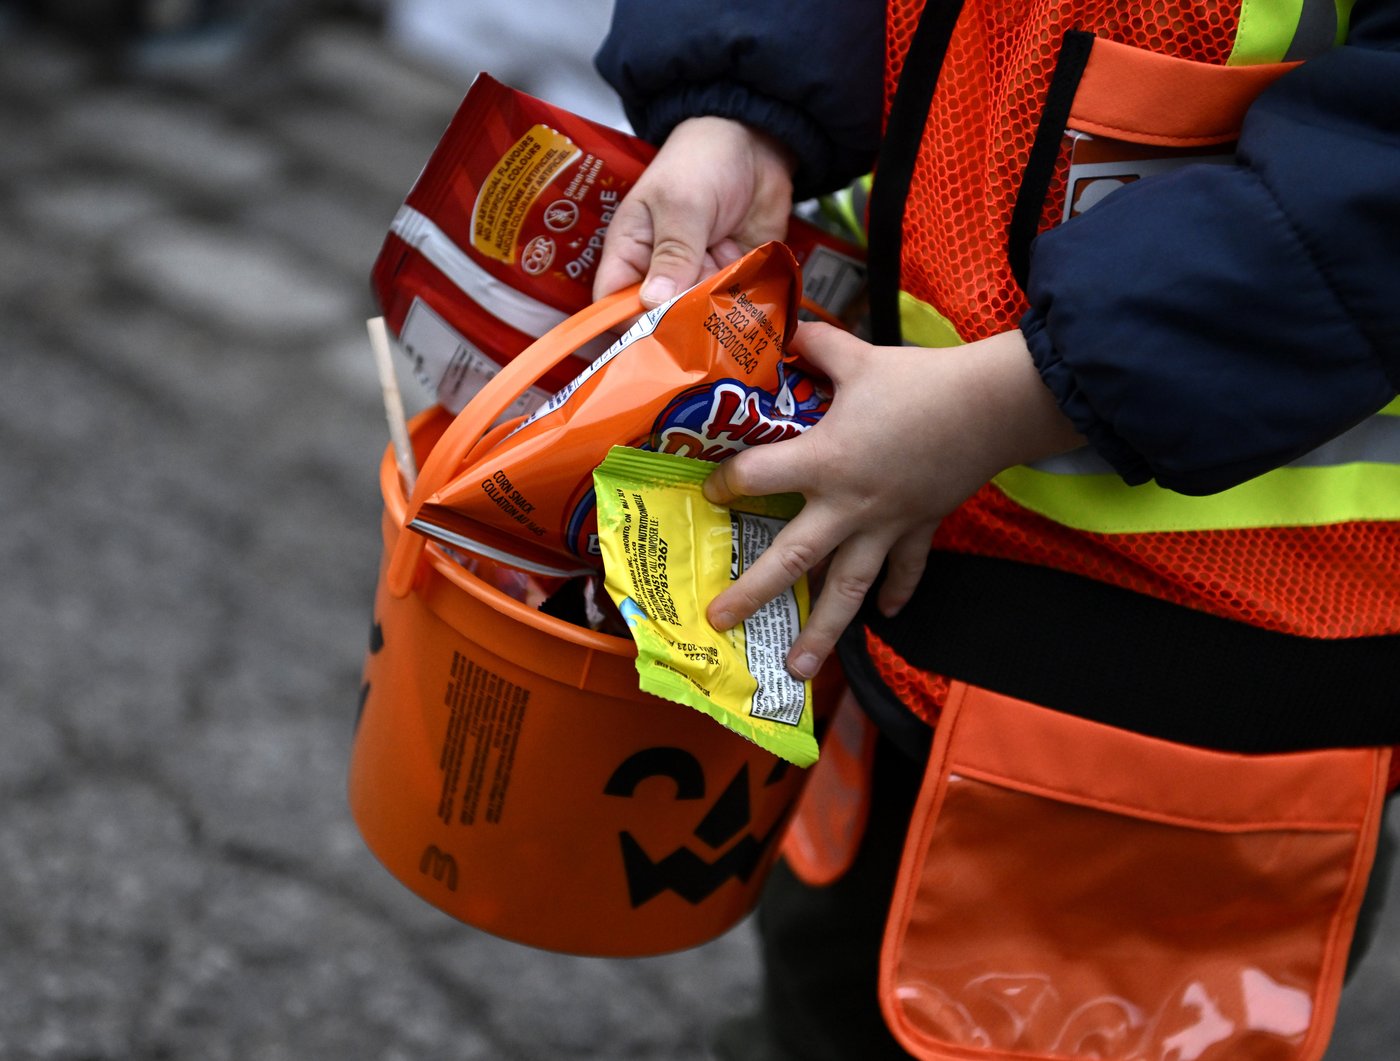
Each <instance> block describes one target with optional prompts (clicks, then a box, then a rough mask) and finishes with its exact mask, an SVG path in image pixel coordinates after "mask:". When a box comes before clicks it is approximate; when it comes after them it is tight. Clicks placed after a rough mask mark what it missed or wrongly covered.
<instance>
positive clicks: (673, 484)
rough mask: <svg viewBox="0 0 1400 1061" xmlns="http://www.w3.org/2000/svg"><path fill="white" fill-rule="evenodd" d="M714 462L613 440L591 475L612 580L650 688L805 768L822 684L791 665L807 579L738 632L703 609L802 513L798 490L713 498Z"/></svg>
mask: <svg viewBox="0 0 1400 1061" xmlns="http://www.w3.org/2000/svg"><path fill="white" fill-rule="evenodd" d="M714 470H715V466H714V464H713V463H711V462H710V461H703V460H696V459H694V458H691V457H681V456H678V455H676V454H672V453H653V452H650V451H647V450H639V449H631V448H628V447H625V446H614V447H613V448H612V449H611V450H610V451H609V452H608V455H607V457H606V458H605V459H604V460H603V463H602V464H600V465H599V466H598V468H597V470H595V471H594V473H593V482H594V486H595V488H596V493H597V499H598V538H599V543H600V545H601V547H602V552H603V568H604V572H605V574H604V584H605V585H606V587H607V590H608V594H609V596H611V597H612V599H613V601H614V602H616V604H617V606H618V610H619V611H621V613H622V616H623V618H624V619H626V620H627V625H628V627H629V628H630V630H631V631H632V637H633V639H634V640H635V641H636V642H637V673H638V675H639V676H640V679H641V681H640V685H641V688H642V689H643V690H645V691H646V692H649V693H653V694H654V695H656V696H661V697H665V698H666V699H668V700H674V701H676V702H678V703H682V704H688V705H689V706H691V707H694V708H696V709H698V710H700V711H703V712H705V713H706V714H707V715H709V716H711V717H712V718H714V719H716V720H718V721H719V722H721V723H723V724H724V725H726V726H728V727H729V728H730V729H732V730H733V731H734V732H736V733H738V734H740V735H741V736H744V737H747V738H748V739H749V740H751V741H753V742H754V743H755V744H758V745H759V746H760V747H763V748H765V749H767V750H768V751H770V752H772V753H773V754H774V755H777V756H780V757H782V758H783V759H786V760H787V761H788V762H791V763H794V764H796V765H797V766H810V765H812V763H814V762H816V761H817V741H816V737H815V736H814V734H813V731H812V687H811V683H810V682H804V681H798V680H797V679H796V678H793V677H792V676H791V675H790V674H788V672H787V669H786V667H785V666H784V660H785V659H786V657H787V652H788V649H789V648H790V647H791V646H792V642H793V639H794V638H795V637H796V636H797V632H798V630H800V629H801V627H802V624H803V623H805V622H806V621H807V609H808V604H809V601H808V592H807V581H806V578H805V577H804V578H803V579H801V580H800V581H799V582H798V583H797V585H795V586H793V587H792V589H790V590H789V591H788V592H787V593H785V594H783V595H782V596H780V597H778V598H776V599H774V600H772V601H769V602H768V603H767V604H765V605H764V606H763V608H761V609H760V610H759V611H758V612H757V613H756V614H755V615H753V616H751V617H750V618H749V619H747V620H745V621H744V622H743V623H741V624H739V625H738V626H735V627H734V628H733V629H731V630H716V629H715V628H714V627H712V626H711V625H710V624H709V622H708V621H707V620H706V619H705V608H706V606H707V605H708V604H709V603H710V601H711V600H713V599H714V598H715V597H716V596H717V595H718V594H719V593H720V591H721V590H723V589H724V588H725V587H727V586H728V585H729V583H730V582H732V581H733V580H734V579H736V578H738V576H739V574H740V573H741V572H742V571H743V570H744V569H745V568H746V567H747V566H748V565H749V564H751V563H752V562H753V561H754V560H755V559H757V557H758V556H759V554H761V553H762V552H763V550H764V549H765V548H767V546H768V544H769V542H771V541H772V540H773V536H774V535H776V534H777V533H778V531H779V529H780V528H781V527H782V524H783V522H784V520H786V519H789V518H791V517H792V516H793V515H795V514H796V513H797V510H798V509H799V508H800V507H801V505H802V499H801V498H800V497H798V496H796V495H781V496H777V497H764V498H745V499H743V500H742V501H740V502H736V503H735V505H734V506H733V507H732V508H725V507H723V506H721V505H716V504H713V503H711V502H710V501H707V500H706V499H705V496H704V494H703V493H701V490H700V486H701V484H702V483H703V482H704V481H705V479H706V477H707V476H708V475H709V474H710V473H711V472H713V471H714Z"/></svg>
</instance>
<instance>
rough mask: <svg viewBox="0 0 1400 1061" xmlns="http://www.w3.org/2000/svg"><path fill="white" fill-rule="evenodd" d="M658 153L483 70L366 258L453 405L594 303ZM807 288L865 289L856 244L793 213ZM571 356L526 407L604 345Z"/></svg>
mask: <svg viewBox="0 0 1400 1061" xmlns="http://www.w3.org/2000/svg"><path fill="white" fill-rule="evenodd" d="M655 155H656V149H655V148H654V147H652V146H651V145H650V144H648V143H646V142H645V141H643V140H640V139H638V138H637V137H634V136H631V135H629V134H627V133H624V132H621V131H619V130H617V129H612V128H609V127H608V126H606V125H602V124H600V123H598V122H594V121H590V120H589V119H587V118H584V117H582V116H580V115H578V114H574V113H571V112H570V111H567V110H565V109H563V108H562V107H556V106H554V105H553V104H550V103H547V102H545V101H544V100H540V99H536V98H535V97H533V96H530V95H527V94H526V93H523V92H519V91H517V90H515V89H513V88H510V87H508V86H506V85H503V84H502V83H501V82H499V81H497V80H495V79H494V78H492V77H490V76H489V75H488V74H480V75H479V76H478V77H477V78H476V80H475V81H474V82H473V83H472V86H471V88H470V89H469V91H468V92H467V94H466V96H465V97H464V98H463V100H462V103H461V105H460V106H459V107H458V109H457V112H456V114H455V115H454V116H453V118H452V120H451V122H450V123H449V125H448V127H447V130H446V131H445V132H444V134H443V136H442V138H441V140H440V141H439V142H438V144H437V146H436V147H435V148H434V149H433V152H432V154H431V155H430V157H429V158H428V161H427V164H426V165H425V166H424V168H423V171H422V173H421V174H420V175H419V177H418V179H417V181H416V182H415V183H414V185H413V188H412V189H411V190H410V191H409V193H408V196H407V197H406V198H405V200H404V203H403V205H402V207H401V208H400V209H399V210H398V212H397V214H396V215H395V216H394V219H393V221H392V223H391V224H390V226H389V232H388V234H387V235H386V236H385V239H384V244H383V247H382V248H381V250H380V252H379V255H378V257H377V258H376V260H375V263H374V268H373V272H372V277H371V279H372V284H373V289H374V294H375V297H376V299H377V301H378V303H379V306H380V307H381V312H382V314H383V316H384V318H385V321H386V323H387V325H388V327H389V330H390V332H391V333H392V334H393V335H394V336H395V337H396V338H397V340H398V347H399V349H400V350H402V351H403V352H404V353H405V354H406V355H407V356H408V358H409V360H410V364H411V369H412V371H413V373H414V375H415V376H416V377H417V379H418V380H419V382H420V383H421V384H422V385H423V386H424V387H425V388H426V389H427V390H428V391H429V392H430V393H433V394H435V396H436V399H437V401H438V402H439V403H440V404H441V405H442V406H443V407H444V408H446V409H448V410H449V411H451V412H457V411H459V410H460V409H461V408H462V407H463V406H464V405H465V404H466V403H467V401H468V400H469V399H470V398H471V397H472V395H474V394H475V393H476V392H477V391H479V390H480V389H481V387H482V386H484V385H485V383H486V381H487V380H489V379H490V378H491V377H492V376H493V375H494V374H495V373H496V372H497V371H499V370H500V368H501V367H502V366H503V365H505V364H507V363H508V362H509V361H511V360H512V359H513V358H514V357H515V356H516V355H518V354H519V353H520V352H521V351H522V350H524V349H525V347H526V346H528V345H529V344H530V343H531V342H533V341H534V340H535V339H537V338H538V337H539V336H541V335H543V334H545V332H547V331H549V330H550V329H551V328H553V327H554V326H555V325H557V324H559V323H560V322H561V321H563V320H564V319H565V318H566V317H569V316H571V315H572V314H574V313H576V312H578V311H579V310H581V309H583V308H584V307H586V306H587V305H589V303H590V302H591V301H592V291H593V277H594V274H595V273H596V271H597V266H598V258H599V255H600V254H601V251H602V245H603V237H604V235H605V234H606V233H607V229H608V225H609V223H610V222H611V220H612V216H613V211H614V210H616V209H617V206H618V204H619V203H621V201H622V199H623V197H624V196H625V195H626V194H627V192H628V191H629V190H630V189H631V187H632V186H633V185H634V184H635V183H636V181H637V178H638V177H640V176H641V174H642V171H643V170H644V169H645V168H646V166H647V164H648V163H649V162H650V161H651V160H652V158H654V157H655ZM786 242H787V244H788V246H789V247H790V248H791V250H792V252H793V254H794V255H795V257H796V258H797V261H798V262H799V263H800V264H801V265H802V269H803V283H804V285H805V290H804V294H805V296H806V297H807V298H809V299H810V300H811V301H812V303H814V304H815V305H817V306H819V307H820V308H821V310H822V311H823V312H824V313H826V314H829V315H831V316H833V317H836V318H844V317H845V316H846V315H847V314H848V313H849V312H851V311H852V310H853V309H854V307H856V306H857V305H858V303H859V300H860V299H861V296H862V293H863V291H864V288H865V255H864V251H863V250H862V249H861V248H860V247H859V246H857V245H855V244H853V243H851V242H849V241H846V240H843V239H841V238H840V237H838V236H836V235H834V234H832V233H830V232H826V231H823V230H822V229H821V228H819V227H818V226H816V225H814V224H811V223H810V222H808V221H805V220H803V219H802V218H800V217H797V216H795V215H794V217H793V218H792V220H791V222H790V224H789V228H788V233H787V236H786ZM609 341H610V340H609V339H603V340H600V341H598V342H596V343H593V344H589V345H588V346H586V347H584V348H582V349H580V350H579V351H577V352H576V356H575V357H574V358H573V359H570V360H567V361H565V362H563V363H561V364H560V365H559V366H557V367H556V368H555V369H553V370H551V372H550V373H548V374H546V376H545V377H544V378H543V379H542V380H541V381H540V383H539V385H538V386H536V387H533V388H531V389H530V390H528V391H526V392H525V393H524V394H522V395H521V397H520V399H519V401H518V402H517V404H516V406H515V407H514V409H513V410H511V411H510V414H509V415H517V414H519V413H523V412H528V411H530V410H532V409H533V408H535V407H536V406H537V405H539V404H540V403H541V402H542V401H544V400H545V399H546V398H547V397H548V396H549V395H550V394H551V393H553V392H554V391H556V390H558V389H559V388H560V387H562V386H564V385H565V384H567V383H568V382H569V380H570V379H572V378H573V377H574V376H575V375H576V374H577V373H578V372H579V370H580V369H582V368H583V367H584V366H585V365H587V364H588V363H589V362H590V361H592V360H593V359H594V358H595V357H597V356H598V355H599V354H601V353H602V352H603V350H604V349H606V348H607V346H608V344H609Z"/></svg>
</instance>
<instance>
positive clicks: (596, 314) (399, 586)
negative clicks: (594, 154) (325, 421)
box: [386, 285, 644, 597]
mask: <svg viewBox="0 0 1400 1061" xmlns="http://www.w3.org/2000/svg"><path fill="white" fill-rule="evenodd" d="M640 290H641V288H640V285H634V286H632V287H628V288H624V289H623V290H621V291H615V292H613V294H611V295H607V296H606V297H604V298H601V299H599V300H598V301H597V302H594V303H593V304H592V305H590V306H588V307H586V308H584V309H582V310H579V312H577V313H575V314H574V315H573V316H572V317H570V318H568V319H567V320H565V321H564V322H563V323H561V324H559V325H556V326H555V327H554V328H551V329H550V330H549V331H548V332H546V333H545V334H544V335H542V336H540V337H539V338H538V339H536V340H535V341H534V342H533V343H531V344H530V345H529V346H527V347H526V348H525V349H524V350H522V351H521V352H520V353H519V354H517V355H516V356H515V357H514V358H512V359H511V360H510V361H509V362H508V363H507V364H506V365H505V366H504V367H503V368H502V369H501V370H500V371H499V372H497V373H496V374H495V375H494V376H492V377H491V379H490V380H489V381H487V383H486V386H484V387H483V388H482V389H481V390H480V391H479V392H478V393H477V394H476V396H475V397H474V398H472V400H471V401H469V402H468V403H467V405H466V407H465V408H464V409H463V410H462V411H461V412H460V413H458V414H457V416H456V418H455V419H454V420H453V421H452V423H451V424H449V425H448V427H447V430H446V431H444V432H443V433H442V437H441V438H439V439H438V441H437V443H436V444H435V445H434V446H433V449H432V452H431V453H429V454H428V458H427V460H425V461H424V462H423V468H422V470H421V471H420V472H419V473H418V481H417V483H416V484H415V485H414V488H413V494H412V496H410V497H409V499H408V504H407V505H406V506H405V509H404V520H403V527H402V528H401V529H400V530H399V536H398V539H397V540H396V541H395V543H394V552H393V556H392V557H391V558H390V560H389V570H388V573H387V578H386V582H387V586H388V590H389V592H390V593H391V594H393V595H394V596H395V597H406V596H408V594H409V591H410V590H412V589H413V581H414V578H415V576H416V574H417V571H418V562H419V559H420V558H421V557H422V555H423V546H424V545H425V544H426V539H425V538H424V537H423V536H422V535H421V534H419V533H417V532H416V531H412V530H409V529H408V525H409V523H411V522H412V521H413V520H414V519H415V518H417V516H418V512H419V510H420V509H421V508H422V507H423V505H424V503H426V502H427V500H428V498H430V497H432V496H433V495H434V494H435V493H437V492H438V490H440V489H441V488H442V487H443V486H445V485H446V483H447V481H448V479H450V478H451V477H452V475H453V473H454V472H456V470H457V468H458V466H459V465H460V464H461V462H462V459H463V458H464V457H466V455H467V454H468V453H469V452H470V451H471V448H472V447H473V446H475V445H476V444H477V442H478V441H479V440H480V439H481V437H482V436H483V435H485V434H486V432H487V431H489V430H490V429H491V426H492V425H493V424H494V423H495V422H496V420H497V419H499V417H500V416H501V414H502V413H504V412H505V411H506V410H507V409H508V408H510V406H511V403H512V402H514V401H515V400H516V399H517V398H519V397H520V395H521V394H523V393H524V392H525V391H526V389H527V388H529V387H530V386H531V385H532V384H534V383H535V381H536V380H538V379H539V378H540V377H541V376H543V375H544V374H545V373H546V372H548V371H549V370H550V369H551V368H553V367H554V366H555V365H557V364H559V363H560V362H561V361H563V360H564V358H566V357H569V356H570V355H571V354H573V352H574V351H575V350H577V349H578V348H579V347H580V346H582V345H583V344H584V343H586V342H588V341H590V340H592V339H596V338H597V337H598V336H600V335H602V334H603V333H604V332H605V331H607V330H608V329H609V328H613V327H616V326H617V325H619V324H621V323H622V322H623V321H625V320H627V319H628V318H630V317H635V316H636V315H637V314H638V313H640V312H642V309H643V308H644V307H643V306H642V303H641V299H640V298H639V296H638V292H639V291H640Z"/></svg>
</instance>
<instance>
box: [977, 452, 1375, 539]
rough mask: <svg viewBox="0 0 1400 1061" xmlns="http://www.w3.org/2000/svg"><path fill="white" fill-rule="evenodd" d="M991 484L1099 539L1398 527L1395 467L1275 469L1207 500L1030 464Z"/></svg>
mask: <svg viewBox="0 0 1400 1061" xmlns="http://www.w3.org/2000/svg"><path fill="white" fill-rule="evenodd" d="M993 482H995V483H996V484H997V486H999V487H1000V488H1001V489H1002V490H1003V491H1004V492H1005V493H1006V495H1007V496H1008V497H1010V498H1011V499H1012V500H1013V501H1015V502H1016V503H1017V504H1019V505H1022V506H1023V507H1025V508H1028V509H1030V510H1031V511H1033V512H1038V513H1040V514H1041V515H1042V516H1045V517H1047V518H1049V519H1052V520H1054V521H1055V522H1056V523H1062V524H1064V525H1065V526H1067V527H1073V528H1075V529H1076V530H1083V531H1092V532H1096V533H1100V534H1145V533H1151V532H1156V531H1191V530H1231V529H1241V528H1245V527H1290V526H1303V525H1315V524H1323V523H1343V522H1347V521H1351V520H1400V465H1396V464H1371V463H1355V464H1343V465H1334V466H1322V467H1317V466H1289V467H1285V468H1276V469H1275V470H1274V471H1271V472H1269V473H1268V474H1266V475H1261V476H1259V477H1258V478H1256V479H1251V480H1250V481H1249V482H1246V483H1241V484H1240V485H1239V486H1236V487H1233V488H1231V489H1229V490H1224V491H1222V492H1220V493H1218V494H1210V495H1208V496H1206V497H1188V496H1186V495H1184V494H1177V493H1173V492H1172V491H1170V490H1166V489H1163V488H1162V487H1160V486H1158V485H1157V484H1156V483H1144V484H1142V485H1141V486H1128V485H1126V484H1125V483H1124V482H1123V480H1122V479H1120V478H1119V477H1118V476H1117V475H1115V474H1112V473H1106V474H1100V475H1057V474H1055V473H1054V472H1046V471H1039V470H1037V469H1035V468H1030V467H1026V466H1025V465H1021V466H1020V467H1016V468H1008V469H1007V470H1006V471H1004V472H1002V473H1001V474H1000V475H998V476H997V477H996V478H995V479H994V480H993Z"/></svg>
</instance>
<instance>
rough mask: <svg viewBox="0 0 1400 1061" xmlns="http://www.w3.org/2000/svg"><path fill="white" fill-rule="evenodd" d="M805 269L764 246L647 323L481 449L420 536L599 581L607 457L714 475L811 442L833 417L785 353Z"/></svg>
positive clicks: (428, 513) (441, 497)
mask: <svg viewBox="0 0 1400 1061" xmlns="http://www.w3.org/2000/svg"><path fill="white" fill-rule="evenodd" d="M799 290H800V279H799V274H798V267H797V262H796V260H795V259H794V258H793V255H792V253H791V252H790V251H789V250H788V249H787V247H786V246H785V245H783V244H781V243H768V244H764V245H763V246H761V247H758V248H756V249H755V250H753V251H750V252H749V253H748V254H746V255H744V256H743V257H742V258H740V259H739V260H738V261H736V262H734V263H733V264H732V265H730V266H728V267H727V268H725V269H722V270H720V271H719V272H718V273H715V274H713V275H712V276H711V277H709V278H708V279H706V280H704V281H701V282H700V283H699V284H697V285H696V286H694V287H692V288H690V289H689V290H687V291H684V292H682V293H681V294H679V295H677V296H676V297H675V298H673V299H671V300H670V301H669V302H667V303H665V304H664V305H662V306H659V307H657V308H656V309H653V310H650V311H648V312H646V313H644V314H642V316H641V317H640V318H639V319H638V320H637V321H636V323H635V324H633V325H632V327H631V328H630V329H629V330H628V331H627V332H626V334H624V335H623V336H622V337H621V338H620V339H618V340H617V341H616V342H615V343H614V344H613V345H612V346H611V347H609V348H608V350H607V351H606V352H605V353H604V354H602V355H601V356H600V357H599V358H598V359H597V360H595V361H594V362H593V363H592V364H591V365H589V366H588V367H587V368H586V369H584V370H583V372H581V373H580V374H579V375H578V376H576V377H575V378H574V379H573V380H571V381H570V382H569V383H568V384H566V385H565V386H564V387H563V388H561V389H560V390H559V391H558V392H556V393H555V394H554V395H553V397H551V398H550V399H549V400H548V401H547V402H546V403H545V404H544V405H543V406H541V407H540V408H539V409H538V410H537V411H536V412H535V413H533V414H532V415H530V416H529V417H526V418H522V419H519V420H518V421H517V422H515V423H513V424H512V423H511V422H510V421H507V423H506V424H505V425H502V426H501V427H500V428H498V429H497V430H498V431H500V432H502V434H503V435H504V437H496V438H492V436H491V435H488V440H490V444H487V443H486V442H483V443H481V444H478V445H477V446H476V447H474V448H473V449H472V450H471V451H470V452H469V453H468V454H467V457H466V459H465V460H464V462H463V466H462V467H461V468H460V470H459V471H457V472H456V473H455V474H454V475H453V476H452V477H451V478H450V479H449V480H448V482H447V483H446V484H445V485H444V486H443V487H442V488H441V489H440V490H438V491H437V492H436V493H435V494H433V495H432V496H431V497H430V498H428V499H427V502H426V503H425V504H424V505H423V507H422V509H421V510H420V512H419V513H418V518H417V519H415V520H414V521H413V523H412V524H410V525H411V526H412V527H413V528H414V529H415V530H417V531H419V532H420V533H423V534H426V535H428V536H430V537H436V538H439V539H441V540H446V541H457V542H459V543H466V542H469V543H473V544H474V546H475V547H477V548H488V549H491V550H495V551H496V552H497V553H498V554H511V555H513V556H516V557H518V558H520V560H521V561H522V562H527V563H531V564H534V565H537V566H535V567H532V568H530V570H534V571H537V572H539V573H551V572H556V573H572V570H573V569H575V568H579V567H584V568H588V567H591V568H593V569H598V568H601V567H602V558H601V553H600V551H599V545H598V535H597V521H596V513H595V510H594V507H595V506H594V490H593V478H592V473H593V469H594V468H595V467H596V466H597V465H598V464H599V463H600V462H601V461H602V459H603V458H604V456H605V455H606V454H607V452H608V449H609V447H611V446H614V445H625V446H632V447H637V448H642V449H649V450H656V451H661V452H667V453H680V454H682V455H684V456H688V457H694V458H699V459H701V460H705V461H721V460H724V459H725V458H726V457H730V456H733V455H734V454H735V453H738V452H739V451H740V450H743V449H747V448H748V447H750V446H754V445H759V444H762V443H769V442H777V441H780V440H782V439H785V438H791V437H793V436H795V435H798V434H800V433H802V432H803V431H806V430H807V429H808V428H809V427H810V426H811V425H812V424H814V423H816V421H817V420H818V419H819V418H820V417H821V415H822V413H823V412H824V411H825V410H826V409H827V407H828V406H829V404H830V395H829V393H827V391H826V390H824V389H823V386H824V384H822V383H821V382H820V381H817V380H814V379H813V378H812V377H810V376H809V375H807V374H806V373H804V372H803V371H802V369H801V367H800V366H799V365H798V364H797V363H796V361H795V359H794V357H793V355H790V354H788V353H787V352H786V345H787V342H788V340H789V339H790V338H791V335H792V332H793V330H794V328H795V327H796V309H797V301H798V293H799Z"/></svg>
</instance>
